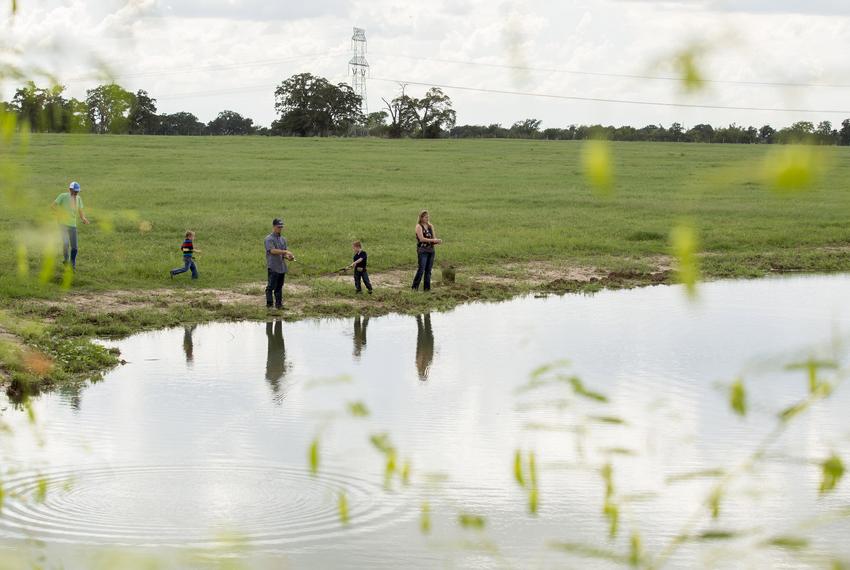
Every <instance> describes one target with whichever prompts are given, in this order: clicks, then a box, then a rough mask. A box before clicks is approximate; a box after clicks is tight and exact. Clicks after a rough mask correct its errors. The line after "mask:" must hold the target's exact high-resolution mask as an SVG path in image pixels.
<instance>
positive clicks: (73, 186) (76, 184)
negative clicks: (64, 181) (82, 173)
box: [68, 182, 80, 192]
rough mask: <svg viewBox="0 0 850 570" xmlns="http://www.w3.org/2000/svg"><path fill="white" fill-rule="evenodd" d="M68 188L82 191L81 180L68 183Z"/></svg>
mask: <svg viewBox="0 0 850 570" xmlns="http://www.w3.org/2000/svg"><path fill="white" fill-rule="evenodd" d="M68 190H73V191H74V192H79V191H80V183H79V182H71V183H70V184H69V185H68Z"/></svg>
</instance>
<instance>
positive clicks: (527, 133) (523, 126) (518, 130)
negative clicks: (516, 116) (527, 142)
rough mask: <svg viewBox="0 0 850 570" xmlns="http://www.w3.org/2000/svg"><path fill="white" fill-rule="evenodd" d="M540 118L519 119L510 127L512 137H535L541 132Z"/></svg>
mask: <svg viewBox="0 0 850 570" xmlns="http://www.w3.org/2000/svg"><path fill="white" fill-rule="evenodd" d="M540 123H541V121H540V119H525V120H523V121H517V122H516V123H514V124H513V125H511V128H510V134H511V136H512V137H515V138H518V139H533V138H536V137H537V135H539V134H540Z"/></svg>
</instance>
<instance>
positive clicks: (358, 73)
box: [348, 28, 369, 117]
mask: <svg viewBox="0 0 850 570" xmlns="http://www.w3.org/2000/svg"><path fill="white" fill-rule="evenodd" d="M348 66H349V67H350V68H351V87H352V88H353V89H354V92H355V93H356V94H357V95H360V109H361V110H362V111H363V116H364V117H365V116H366V115H367V114H368V113H369V106H368V105H367V103H366V77H368V76H369V62H368V61H366V30H364V29H363V28H354V35H353V36H351V60H350V61H349V62H348Z"/></svg>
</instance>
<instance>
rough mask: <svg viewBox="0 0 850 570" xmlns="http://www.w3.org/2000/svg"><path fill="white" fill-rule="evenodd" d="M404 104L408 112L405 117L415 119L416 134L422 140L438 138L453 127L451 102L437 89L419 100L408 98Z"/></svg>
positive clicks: (453, 115)
mask: <svg viewBox="0 0 850 570" xmlns="http://www.w3.org/2000/svg"><path fill="white" fill-rule="evenodd" d="M404 103H405V106H406V109H407V111H408V114H406V115H405V116H406V117H407V116H409V117H411V118H415V120H416V123H417V134H419V136H421V137H423V138H429V139H434V138H438V137H439V136H440V133H442V132H443V130H444V129H445V130H448V129H451V128H452V127H453V126H455V119H456V117H457V115H456V113H455V111H454V109H452V100H451V98H450V97H449V96H448V95H446V94H445V93H443V90H442V89H440V88H439V87H432V88H430V89H429V90H428V91H427V92H426V93H425V95H424V96H423V97H422V98H421V99H416V98H415V97H408V98H407V100H406V101H404Z"/></svg>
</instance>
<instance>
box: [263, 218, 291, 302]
mask: <svg viewBox="0 0 850 570" xmlns="http://www.w3.org/2000/svg"><path fill="white" fill-rule="evenodd" d="M282 230H283V220H281V219H280V218H275V219H274V220H272V233H270V234H269V235H267V236H266V239H265V246H266V267H267V268H268V270H269V283H268V285H267V286H266V307H269V308H271V307H272V300H274V308H275V309H282V308H283V281H284V279H285V278H286V260H287V259H288V260H290V261H292V260H293V259H295V256H294V255H292V252H290V251H289V250H288V249H287V245H286V238H285V237H283V236H282V235H280V232H281V231H282ZM272 298H274V299H272Z"/></svg>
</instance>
